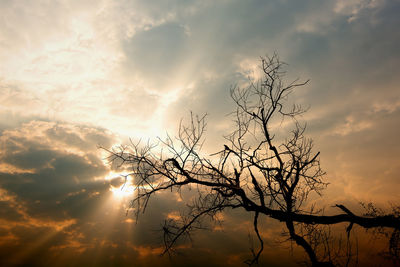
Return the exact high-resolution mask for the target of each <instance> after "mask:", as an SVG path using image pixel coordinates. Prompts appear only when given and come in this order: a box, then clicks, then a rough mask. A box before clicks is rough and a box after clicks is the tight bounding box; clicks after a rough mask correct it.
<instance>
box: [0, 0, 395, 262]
mask: <svg viewBox="0 0 400 267" xmlns="http://www.w3.org/2000/svg"><path fill="white" fill-rule="evenodd" d="M399 11H400V5H399V2H398V1H390V0H352V1H345V0H329V1H311V0H310V1H308V0H307V1H301V2H300V1H282V0H276V1H256V0H251V1H239V0H233V1H224V0H221V1H208V0H205V1H178V0H171V1H158V0H155V1H138V0H122V1H114V0H102V1H94V0H93V1H91V0H81V1H62V0H60V1H58V0H57V1H42V0H38V1H25V0H22V1H8V0H7V1H1V2H0V14H1V19H0V62H1V64H0V206H1V208H0V214H1V216H0V265H2V266H3V265H4V266H14V265H18V264H27V265H28V266H48V265H52V266H57V265H60V266H64V265H65V266H132V265H134V266H149V265H151V266H163V265H169V266H177V265H181V266H186V264H187V263H188V262H189V263H190V264H191V266H195V265H196V264H197V265H198V266H203V265H204V264H206V263H208V264H210V265H212V264H213V265H215V266H221V265H224V266H225V265H228V266H242V262H243V260H245V259H246V258H248V257H249V255H250V250H249V247H250V241H249V238H248V233H249V232H251V217H247V215H246V214H244V213H240V212H232V213H227V214H224V219H223V221H224V224H223V227H222V228H221V227H219V226H218V227H216V226H211V228H212V229H213V230H211V231H208V232H207V231H205V232H198V233H196V234H195V235H194V238H193V243H190V242H182V243H180V244H179V246H178V251H180V252H181V254H178V255H177V256H175V257H173V258H172V259H169V258H168V257H162V258H161V257H159V253H160V251H161V246H162V242H161V233H160V232H159V231H158V229H159V228H160V227H161V225H162V222H163V220H164V219H165V218H167V217H168V216H174V214H176V213H177V211H178V210H180V208H184V203H185V199H183V201H182V199H180V198H179V197H178V196H177V195H175V194H160V195H159V196H158V197H157V198H156V199H154V202H153V203H151V205H150V207H149V210H148V211H147V213H146V214H144V215H143V216H142V217H141V218H140V219H139V221H138V222H137V223H136V221H135V218H134V217H133V216H131V215H130V214H128V216H126V214H125V213H126V208H127V206H128V202H129V199H130V196H131V193H132V192H131V191H130V190H131V189H130V188H129V187H126V188H124V190H125V191H124V192H121V190H119V189H118V188H119V187H120V186H121V184H122V181H121V179H120V178H118V175H119V173H118V172H117V171H116V170H115V169H114V170H111V168H110V166H108V165H107V164H106V161H105V160H104V157H105V154H104V151H102V150H101V149H99V148H98V147H99V146H103V147H112V146H113V145H116V144H121V143H126V142H127V141H128V138H133V139H138V138H142V139H147V138H155V137H156V136H165V133H166V131H168V132H170V133H171V134H172V135H173V133H174V131H176V130H177V127H178V125H179V121H180V119H181V118H182V117H184V118H187V117H188V115H189V112H190V111H193V112H194V113H197V114H205V113H207V114H208V126H207V134H206V140H207V142H206V145H205V152H206V153H211V152H215V151H219V150H220V149H222V147H223V138H222V136H223V135H224V134H227V133H229V132H230V130H231V129H232V126H233V124H232V122H231V117H229V116H227V114H228V113H229V112H231V111H232V110H233V108H234V105H233V101H232V100H231V99H230V97H229V88H230V87H231V86H233V85H239V86H240V85H242V84H245V83H246V81H248V78H249V77H250V78H252V79H257V78H259V77H260V76H259V69H258V66H259V63H260V56H263V55H266V54H270V55H271V54H273V53H274V52H277V53H278V54H279V56H280V58H281V60H282V61H285V62H287V63H289V65H288V66H287V67H286V69H287V80H288V81H291V80H293V79H295V78H298V77H300V78H301V79H310V82H309V84H308V85H307V86H305V87H304V88H301V89H300V90H298V91H296V92H295V93H294V94H293V95H292V96H293V100H294V101H295V102H296V103H299V104H302V105H304V106H306V107H308V106H309V107H310V109H309V111H308V112H307V113H306V114H305V115H304V116H303V119H304V121H306V122H307V126H308V128H307V135H308V136H310V137H312V138H313V139H314V141H315V148H316V150H318V151H320V152H321V163H322V167H323V169H324V170H325V171H326V172H327V175H326V177H325V179H326V181H327V182H329V183H330V185H329V186H328V188H327V189H326V190H325V193H324V195H323V197H322V198H319V199H317V200H316V201H317V203H318V204H319V205H320V206H321V207H325V211H326V212H327V213H332V212H335V211H336V210H335V209H334V208H332V207H331V206H332V205H334V204H337V203H342V204H347V205H349V206H350V207H353V208H354V209H355V210H357V211H358V212H362V210H361V209H360V207H359V205H358V203H359V202H366V203H368V202H371V201H372V202H375V203H377V204H378V205H379V206H381V207H383V208H389V207H390V205H391V204H394V205H396V204H399V199H400V193H399V192H400V190H399V189H400V156H399V153H398V152H399V151H400V142H399V139H398V137H399V136H400V127H399V121H400V90H399V84H400V75H399V69H400V54H399V51H400V50H399V47H400V35H399V34H400V33H399V30H398V28H399V26H400V18H399V16H398V14H399ZM282 130H284V128H282ZM116 177H117V178H116ZM115 178H116V179H115ZM344 227H345V226H343V228H344ZM281 232H282V225H280V224H279V223H277V222H273V221H270V220H268V219H266V221H265V222H264V225H263V235H264V237H265V239H266V240H267V241H266V247H267V249H266V251H265V253H264V254H263V258H262V262H263V264H271V265H272V266H296V265H297V263H298V262H299V261H301V260H304V255H303V254H302V253H301V251H300V252H298V251H297V250H296V249H295V250H294V251H293V253H291V252H290V243H281V241H283V240H285V237H282V236H281ZM359 236H360V248H363V250H362V253H360V255H364V254H367V255H372V254H373V255H374V257H375V256H376V257H375V259H376V260H380V259H382V257H380V256H379V255H378V251H376V249H375V248H368V247H367V246H366V247H365V249H364V243H366V244H368V243H376V244H379V242H380V241H374V242H371V241H370V239H369V238H371V236H368V237H366V236H364V235H363V233H362V231H360V233H359ZM375 254H376V255H375Z"/></svg>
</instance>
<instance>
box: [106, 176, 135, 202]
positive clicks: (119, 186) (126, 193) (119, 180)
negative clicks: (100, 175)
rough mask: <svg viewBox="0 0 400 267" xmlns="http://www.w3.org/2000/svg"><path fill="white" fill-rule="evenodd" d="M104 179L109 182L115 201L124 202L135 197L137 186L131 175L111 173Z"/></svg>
mask: <svg viewBox="0 0 400 267" xmlns="http://www.w3.org/2000/svg"><path fill="white" fill-rule="evenodd" d="M104 179H105V180H106V181H109V183H110V189H109V190H110V191H111V192H112V194H113V196H114V199H118V200H122V199H123V198H125V197H132V196H133V193H134V192H135V186H134V185H133V183H132V177H131V176H130V175H129V174H127V173H116V172H110V173H109V174H108V175H107V176H106V177H105V178H104Z"/></svg>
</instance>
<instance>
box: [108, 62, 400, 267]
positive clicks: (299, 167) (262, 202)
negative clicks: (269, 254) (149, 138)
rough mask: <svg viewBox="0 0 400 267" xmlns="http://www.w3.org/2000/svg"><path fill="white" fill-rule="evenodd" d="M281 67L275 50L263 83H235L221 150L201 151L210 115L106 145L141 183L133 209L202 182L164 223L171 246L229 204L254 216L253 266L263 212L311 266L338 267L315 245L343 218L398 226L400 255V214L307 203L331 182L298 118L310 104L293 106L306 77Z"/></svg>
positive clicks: (376, 225)
mask: <svg viewBox="0 0 400 267" xmlns="http://www.w3.org/2000/svg"><path fill="white" fill-rule="evenodd" d="M283 66H284V63H282V62H281V61H280V60H279V58H278V56H277V55H273V56H272V57H267V58H262V59H261V67H262V73H263V79H262V81H260V82H250V84H249V86H246V87H244V88H242V87H239V86H235V87H233V88H231V92H230V93H231V97H232V99H233V101H234V102H235V104H236V110H235V111H234V112H233V113H232V115H233V117H234V119H233V123H234V129H235V130H234V131H233V132H232V133H230V134H229V135H227V136H225V140H226V143H225V144H223V145H221V150H220V151H219V152H216V153H214V154H212V155H208V156H204V155H203V154H202V152H201V148H202V145H203V142H204V133H205V128H206V116H203V117H198V116H194V115H191V120H190V123H189V124H188V125H185V124H183V123H181V124H180V126H179V133H178V136H177V137H176V138H171V137H170V136H167V138H166V139H165V140H161V139H159V141H158V142H157V143H156V144H149V143H147V144H144V145H142V144H141V143H140V142H138V143H137V144H134V143H132V144H131V145H129V146H122V147H120V148H118V149H113V150H108V151H109V153H110V156H109V160H110V161H111V162H119V163H120V164H121V165H125V166H129V168H131V173H130V175H131V176H132V177H133V179H134V184H135V186H136V191H135V196H134V199H133V200H132V201H131V207H132V208H134V210H135V212H136V215H139V213H141V212H144V211H145V209H146V206H147V203H148V201H149V199H150V198H151V197H152V196H154V195H155V193H156V192H158V191H165V190H177V191H180V190H181V189H182V188H184V187H193V186H195V187H196V189H197V190H193V194H196V199H195V200H194V201H193V202H192V203H189V204H188V207H189V212H188V213H187V214H186V215H185V216H182V218H181V220H179V221H178V220H172V219H171V220H166V221H165V224H164V227H163V230H164V242H165V252H169V251H170V250H171V249H172V248H173V245H174V244H175V243H176V242H177V240H178V239H179V238H181V237H183V236H187V235H189V234H190V232H191V231H192V230H194V229H196V228H198V227H201V220H202V218H204V217H207V216H208V217H210V218H212V219H215V218H216V215H217V214H218V213H219V212H222V211H223V210H225V209H228V208H229V209H237V208H242V209H244V210H245V211H247V212H249V214H252V215H253V226H254V232H255V235H256V236H257V238H258V240H259V244H260V245H259V249H258V250H257V251H253V258H252V259H251V260H249V261H248V262H247V263H248V264H250V265H251V264H254V263H257V262H258V259H259V256H260V254H261V253H262V251H263V248H264V243H263V239H262V238H261V235H260V232H259V229H258V221H259V216H260V215H261V214H263V215H266V216H268V217H270V218H272V219H275V220H278V221H281V222H283V223H284V224H285V227H286V229H287V232H288V236H289V238H290V239H291V240H292V241H294V242H295V243H296V244H297V245H299V246H301V247H302V248H303V249H304V250H305V252H306V254H307V255H308V258H309V260H310V261H311V263H312V266H334V261H333V260H332V253H331V251H330V250H327V249H325V253H323V254H321V253H318V252H317V251H318V250H316V246H317V245H318V244H321V243H324V244H327V241H328V240H329V237H328V234H327V231H325V230H320V229H321V227H320V226H329V225H334V224H338V223H348V227H347V234H348V235H349V234H350V231H351V230H352V227H353V225H354V224H356V225H359V226H361V227H362V228H383V227H386V229H392V230H393V234H392V237H391V239H390V242H391V243H390V246H391V250H392V251H394V252H395V253H397V254H398V251H399V246H398V240H399V228H400V220H399V216H398V215H399V214H398V213H393V214H389V215H385V214H377V213H376V212H375V213H370V214H367V215H361V216H359V215H356V214H354V213H353V212H352V211H350V210H349V209H348V208H347V207H345V206H343V205H340V204H337V205H336V207H337V208H338V211H339V213H338V214H337V215H332V216H326V215H323V214H322V213H321V212H317V211H314V209H312V208H307V206H308V205H306V203H305V201H306V200H307V198H308V196H309V194H310V193H311V192H315V193H317V194H320V193H321V190H323V189H324V188H325V187H326V186H327V183H325V182H324V180H323V176H324V172H323V171H322V170H321V168H320V160H319V154H320V153H319V152H314V151H313V141H312V140H311V139H309V138H306V137H305V135H304V133H305V129H306V126H305V124H304V123H301V122H300V121H299V120H298V116H299V115H301V114H302V113H304V112H305V109H303V108H302V107H301V106H299V105H289V104H288V103H289V102H288V101H289V98H288V97H289V95H290V93H291V92H292V91H293V90H295V89H296V88H298V87H301V86H303V85H305V84H307V82H308V81H304V82H299V81H298V80H295V81H293V82H291V83H289V84H286V83H285V82H284V80H283V79H282V78H283V76H284V75H285V73H284V71H283ZM283 125H285V128H287V127H288V126H287V125H291V126H293V127H292V130H291V131H286V132H283V131H282V128H283ZM279 126H281V127H279ZM350 254H351V253H350ZM347 264H348V262H347ZM347 264H346V265H347Z"/></svg>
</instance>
